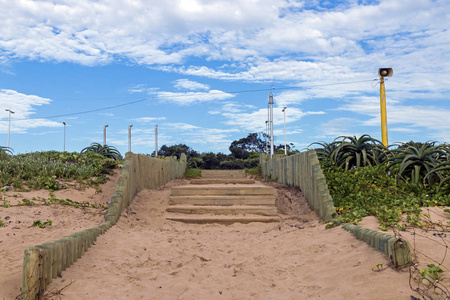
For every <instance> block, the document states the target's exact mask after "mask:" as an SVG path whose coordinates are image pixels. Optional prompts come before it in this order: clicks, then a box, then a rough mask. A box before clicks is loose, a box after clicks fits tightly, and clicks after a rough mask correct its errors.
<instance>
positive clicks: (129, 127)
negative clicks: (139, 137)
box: [128, 125, 133, 152]
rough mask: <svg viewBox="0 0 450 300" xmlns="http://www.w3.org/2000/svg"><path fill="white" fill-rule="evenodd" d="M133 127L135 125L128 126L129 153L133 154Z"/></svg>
mask: <svg viewBox="0 0 450 300" xmlns="http://www.w3.org/2000/svg"><path fill="white" fill-rule="evenodd" d="M131 127H133V125H130V126H128V152H131Z"/></svg>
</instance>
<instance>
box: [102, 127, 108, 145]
mask: <svg viewBox="0 0 450 300" xmlns="http://www.w3.org/2000/svg"><path fill="white" fill-rule="evenodd" d="M108 126H109V125H105V126H104V127H103V146H106V127H108Z"/></svg>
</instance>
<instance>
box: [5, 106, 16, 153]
mask: <svg viewBox="0 0 450 300" xmlns="http://www.w3.org/2000/svg"><path fill="white" fill-rule="evenodd" d="M5 111H8V112H9V121H8V145H7V147H8V149H9V133H10V131H11V114H14V113H15V112H13V111H12V110H10V109H9V108H7V109H5Z"/></svg>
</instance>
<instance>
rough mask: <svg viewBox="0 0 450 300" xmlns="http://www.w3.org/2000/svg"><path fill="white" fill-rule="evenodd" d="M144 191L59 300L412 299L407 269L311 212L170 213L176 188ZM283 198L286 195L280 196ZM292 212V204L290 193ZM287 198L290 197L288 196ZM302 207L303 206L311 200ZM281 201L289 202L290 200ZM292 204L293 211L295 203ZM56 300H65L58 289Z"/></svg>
mask: <svg viewBox="0 0 450 300" xmlns="http://www.w3.org/2000/svg"><path fill="white" fill-rule="evenodd" d="M185 183H186V182H185V181H182V180H176V181H173V182H171V183H170V184H168V185H167V186H166V187H163V188H161V189H158V190H144V191H142V192H141V193H139V194H138V196H137V197H136V198H135V200H134V202H133V203H132V205H131V206H130V207H129V209H128V210H127V211H126V212H124V213H123V214H122V216H121V218H120V220H119V222H118V223H117V225H116V226H114V227H113V228H111V229H110V230H109V231H108V232H107V233H106V234H105V235H103V236H101V237H99V238H98V240H97V242H96V245H95V246H94V247H92V248H91V249H90V250H89V251H88V252H87V253H86V254H85V256H83V258H82V259H81V260H79V261H78V262H77V263H76V264H75V265H73V266H72V267H71V268H70V269H68V270H67V271H65V272H63V277H62V278H60V279H56V280H54V281H53V283H52V284H51V285H50V287H49V290H50V291H53V292H57V291H59V290H61V289H63V288H64V287H65V286H67V285H68V284H70V285H69V286H67V287H65V288H64V289H63V291H62V292H61V293H62V294H63V295H59V296H58V297H61V298H60V299H216V298H217V299H410V295H414V292H412V291H411V290H410V288H409V285H408V278H409V273H408V272H397V271H394V270H392V269H386V270H384V271H382V272H373V271H372V267H373V266H375V265H376V264H378V263H383V264H384V265H386V264H387V263H388V260H387V258H386V257H385V256H384V255H383V254H381V253H379V252H377V251H375V250H373V249H372V248H370V247H369V246H367V245H366V244H365V243H363V242H360V241H358V240H356V239H355V238H354V237H353V236H352V235H351V234H350V233H348V232H346V231H344V230H343V229H342V228H334V229H330V230H325V228H324V227H325V226H324V225H323V224H321V223H320V222H319V220H318V219H317V217H316V216H315V215H314V214H312V213H307V212H306V211H303V213H304V214H303V215H300V216H297V217H293V216H289V215H281V217H282V221H281V223H271V224H261V223H252V224H233V225H229V226H226V225H217V224H207V225H198V224H183V223H177V222H171V221H165V219H164V215H163V213H164V210H165V208H166V206H167V202H168V196H169V194H170V187H171V186H172V185H178V184H185ZM282 198H283V197H282ZM284 199H285V203H284V204H282V205H281V206H284V209H285V210H286V211H285V212H289V210H288V209H286V207H287V206H289V203H290V202H291V205H290V206H291V208H293V209H294V210H295V209H300V210H301V207H302V205H292V201H291V200H289V197H284ZM286 199H287V200H286ZM303 207H304V205H303ZM282 209H283V208H282ZM291 212H292V210H291ZM53 299H59V298H57V297H53Z"/></svg>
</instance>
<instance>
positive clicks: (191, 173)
mask: <svg viewBox="0 0 450 300" xmlns="http://www.w3.org/2000/svg"><path fill="white" fill-rule="evenodd" d="M201 172H202V170H200V169H192V168H186V178H188V179H195V178H198V177H200V176H201Z"/></svg>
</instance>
